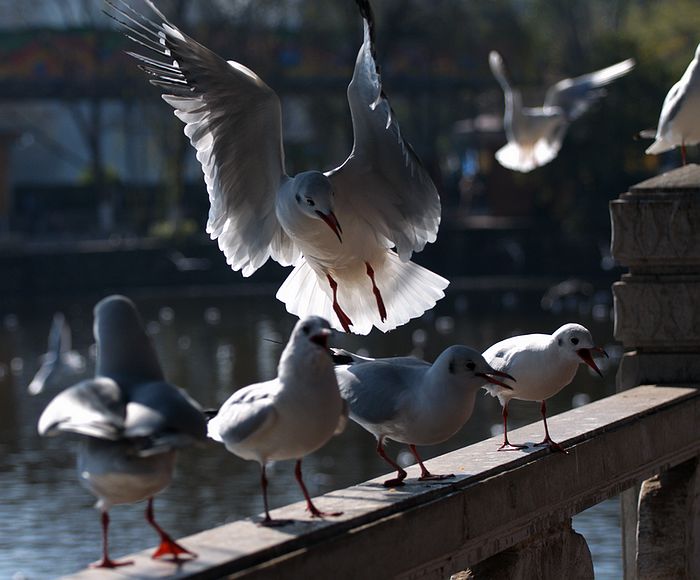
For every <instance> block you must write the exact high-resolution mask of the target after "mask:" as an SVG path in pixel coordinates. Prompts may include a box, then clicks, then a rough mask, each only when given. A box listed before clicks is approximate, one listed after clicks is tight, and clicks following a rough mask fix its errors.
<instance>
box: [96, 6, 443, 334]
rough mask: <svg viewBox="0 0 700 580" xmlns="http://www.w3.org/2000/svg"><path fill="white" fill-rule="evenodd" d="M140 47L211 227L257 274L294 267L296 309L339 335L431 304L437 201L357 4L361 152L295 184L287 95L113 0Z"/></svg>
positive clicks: (435, 293) (357, 142) (286, 288)
mask: <svg viewBox="0 0 700 580" xmlns="http://www.w3.org/2000/svg"><path fill="white" fill-rule="evenodd" d="M106 1H107V2H108V3H109V4H110V5H111V6H112V7H113V9H114V10H115V11H116V12H117V16H116V18H117V19H118V20H119V22H120V23H121V24H122V25H123V26H124V27H125V28H126V29H127V35H128V36H129V38H131V39H132V40H133V41H135V42H136V43H138V44H139V45H140V46H141V47H142V48H144V49H146V50H148V51H149V52H151V53H155V57H153V58H152V57H151V56H147V55H146V54H137V53H131V52H130V53H129V54H130V55H131V56H133V57H134V58H136V59H138V60H139V61H140V66H141V68H142V69H143V70H145V71H146V72H147V73H148V74H149V75H150V76H151V83H153V84H154V85H156V86H158V87H160V88H161V89H162V90H163V99H164V100H165V101H166V102H167V103H169V104H170V105H172V106H173V107H174V109H175V115H176V116H177V117H178V118H179V119H181V120H182V121H183V122H184V123H185V134H186V135H187V136H188V137H189V139H190V142H191V143H192V145H193V146H194V147H195V149H196V150H197V159H198V160H199V162H200V163H201V165H202V170H203V171H204V180H205V182H206V185H207V190H208V192H209V200H210V203H211V208H210V211H209V221H208V224H207V231H208V232H209V234H210V235H211V237H212V238H215V239H217V240H218V243H219V248H220V249H221V250H222V251H223V253H224V254H225V256H226V260H227V262H228V264H229V265H230V266H231V267H232V268H233V269H234V270H236V271H238V270H241V271H242V274H243V276H250V275H251V274H253V272H255V271H256V270H257V269H258V268H260V267H261V266H262V265H263V264H264V263H265V262H266V261H267V259H268V258H270V257H271V258H272V259H273V260H275V261H277V262H279V263H280V264H281V265H283V266H291V265H293V266H294V270H293V271H292V273H291V274H290V275H289V277H288V278H287V280H286V281H285V282H284V283H283V284H282V286H281V287H280V289H279V291H278V292H277V298H278V299H279V300H281V301H282V302H284V303H285V304H286V307H287V310H288V311H289V312H291V313H293V314H296V315H297V316H299V317H301V318H303V317H305V316H309V315H319V316H322V317H324V318H326V319H328V320H330V321H331V322H332V324H333V326H334V327H335V328H338V329H339V330H340V329H342V330H344V331H346V332H350V331H352V332H355V333H358V334H367V333H369V332H370V330H371V329H372V327H373V326H375V327H377V328H379V329H380V330H381V331H384V332H386V331H388V330H391V329H393V328H396V327H397V326H400V325H402V324H405V323H406V322H408V321H409V320H410V319H412V318H415V317H417V316H420V315H421V314H422V313H423V312H425V311H426V310H428V309H430V308H432V307H433V306H434V305H435V303H436V302H437V301H438V300H439V299H440V298H442V297H443V296H444V292H443V291H444V289H445V288H446V287H447V285H448V281H447V280H445V279H444V278H442V277H441V276H438V275H437V274H435V273H433V272H431V271H429V270H427V269H425V268H423V267H421V266H419V265H417V264H415V263H413V262H411V261H410V258H411V255H412V254H413V252H418V251H420V250H422V249H423V247H424V246H425V244H426V243H428V242H433V241H435V238H436V234H437V230H438V226H439V224H440V198H439V196H438V193H437V190H436V188H435V185H434V183H433V182H432V180H431V178H430V176H429V175H428V173H427V171H426V170H425V168H424V167H423V165H422V164H421V162H420V160H419V159H418V157H417V155H416V153H415V152H414V151H413V149H412V148H411V146H410V145H409V144H408V142H407V141H405V140H404V138H403V136H402V135H401V131H400V129H399V125H398V122H397V121H396V118H395V116H394V115H393V112H392V109H391V106H390V104H389V101H388V100H387V98H386V95H385V94H384V91H383V90H382V85H381V78H380V75H379V70H378V67H377V64H376V62H375V45H374V19H373V15H372V9H371V6H370V4H369V2H368V0H357V4H358V6H359V8H360V12H361V14H362V18H363V23H364V41H363V43H362V46H361V47H360V50H359V53H358V55H357V60H356V63H355V70H354V73H353V76H352V80H351V82H350V85H349V86H348V90H347V96H348V102H349V104H350V113H351V116H352V126H353V132H354V144H353V148H352V152H351V153H350V155H349V157H348V158H347V159H346V160H345V162H344V163H343V164H342V165H341V166H340V167H337V168H336V169H333V170H331V171H327V172H325V173H323V172H321V171H305V172H302V173H299V174H297V175H295V176H293V177H292V176H290V175H287V173H286V171H285V167H284V149H283V146H282V119H281V107H280V100H279V98H278V96H277V94H276V93H275V92H274V91H273V90H272V89H271V88H270V87H269V86H267V85H266V84H265V83H264V82H263V81H262V79H260V77H258V76H257V75H256V74H255V73H254V72H253V71H252V70H250V69H248V68H247V67H245V66H243V65H242V64H240V63H238V62H234V61H225V60H223V59H222V58H221V57H219V56H218V55H216V54H215V53H213V52H212V51H210V50H209V49H207V48H205V47H204V46H202V45H201V44H199V43H198V42H196V41H195V40H193V39H191V38H190V37H188V36H186V35H185V34H184V33H183V32H181V31H180V30H179V29H178V28H177V27H176V26H175V25H174V24H172V23H170V22H169V21H168V20H167V18H166V17H165V16H164V15H163V14H162V13H161V12H160V11H159V10H158V8H157V7H156V6H155V5H154V4H153V2H151V0H145V1H146V3H147V4H148V5H149V7H150V8H151V10H152V11H153V12H154V14H155V15H156V16H157V17H158V18H159V19H160V20H161V21H162V23H160V24H159V23H157V22H154V21H152V20H150V19H148V18H146V17H144V16H143V15H141V14H140V13H138V12H137V11H136V10H134V9H133V8H132V7H131V6H130V5H129V4H127V3H126V2H125V1H124V0H115V1H118V2H119V3H120V7H117V6H116V5H114V4H112V3H111V2H110V0H106Z"/></svg>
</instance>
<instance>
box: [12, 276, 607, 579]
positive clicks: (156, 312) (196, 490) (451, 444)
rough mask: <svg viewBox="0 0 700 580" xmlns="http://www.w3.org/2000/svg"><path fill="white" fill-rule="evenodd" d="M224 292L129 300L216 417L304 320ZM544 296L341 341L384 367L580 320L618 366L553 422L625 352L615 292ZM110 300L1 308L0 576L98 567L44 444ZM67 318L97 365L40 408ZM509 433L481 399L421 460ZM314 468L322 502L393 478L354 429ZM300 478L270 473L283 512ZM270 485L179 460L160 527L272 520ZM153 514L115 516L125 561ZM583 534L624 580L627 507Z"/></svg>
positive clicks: (560, 398) (267, 297) (603, 569)
mask: <svg viewBox="0 0 700 580" xmlns="http://www.w3.org/2000/svg"><path fill="white" fill-rule="evenodd" d="M225 293H226V291H222V290H218V291H216V292H213V291H202V292H195V291H191V292H188V293H187V295H184V294H180V295H178V296H174V295H173V296H164V295H159V296H154V295H147V294H144V293H140V294H131V295H130V296H131V297H132V298H133V299H134V301H135V302H136V304H137V306H138V307H139V309H140V311H141V313H142V316H143V317H144V320H146V321H147V322H148V330H149V332H150V333H151V335H152V337H153V339H154V341H155V344H156V346H157V349H158V352H159V354H160V356H161V361H162V364H163V367H164V369H165V372H166V375H167V377H168V378H169V380H171V381H172V382H174V383H176V384H178V385H180V386H182V387H185V388H187V389H188V391H189V392H190V394H191V395H192V396H194V397H195V398H196V399H197V400H198V401H200V403H201V404H202V405H203V406H205V407H213V406H216V405H217V404H218V403H220V402H222V401H223V400H224V399H225V398H226V397H227V396H228V395H229V394H230V393H231V392H232V391H233V390H235V389H236V388H239V387H242V386H244V385H247V384H249V383H252V382H256V381H259V380H264V379H268V378H271V377H273V376H274V375H275V371H276V365H277V359H278V357H279V354H280V352H281V349H282V346H281V345H279V344H276V343H275V342H271V341H283V342H284V341H286V339H287V337H288V334H289V331H290V330H291V328H292V326H293V325H294V322H295V319H294V318H293V317H292V316H290V315H288V314H287V313H286V311H285V310H284V306H283V305H282V304H280V303H279V302H277V301H276V300H274V299H273V298H272V297H271V296H272V294H274V293H273V292H268V289H266V288H261V289H260V295H236V294H233V293H230V294H229V295H228V296H227V295H226V294H225ZM540 295H541V294H539V293H536V292H529V293H527V292H518V291H512V290H510V291H502V290H499V291H493V292H478V293H477V292H459V291H453V292H452V293H451V294H450V295H448V297H447V298H446V299H444V300H442V301H441V302H440V303H438V305H437V307H436V308H435V309H434V310H433V312H431V313H428V314H426V315H425V316H423V317H422V318H421V319H418V320H415V321H412V322H411V323H410V324H408V325H406V326H403V327H401V328H399V329H397V330H396V331H394V332H391V333H389V334H386V335H385V334H381V333H379V332H377V331H375V332H373V333H372V335H371V336H369V337H355V336H346V335H339V336H338V337H337V338H336V339H335V341H334V342H335V344H336V345H337V346H342V347H345V348H348V349H350V350H355V351H357V350H358V349H363V348H364V349H366V351H367V352H368V353H370V354H372V355H375V356H392V355H403V354H409V353H413V354H417V355H419V356H424V357H425V358H426V359H428V360H433V359H434V358H435V357H436V356H437V355H438V354H439V353H440V352H441V351H442V350H443V349H444V348H445V347H447V346H449V345H451V344H455V343H462V344H467V345H470V346H474V347H476V348H479V349H480V350H485V349H486V348H487V347H488V346H490V345H491V344H493V343H494V342H496V341H498V340H501V339H503V338H505V337H508V336H511V335H513V334H520V333H527V332H552V331H554V330H555V329H556V328H557V327H558V326H560V325H561V324H563V323H564V322H573V321H576V322H580V323H582V324H584V325H586V326H587V327H588V328H589V329H590V330H591V331H592V332H593V336H594V338H595V339H596V341H597V342H598V343H599V344H601V345H602V346H604V347H605V348H606V350H608V352H609V353H611V355H613V356H612V357H611V360H610V361H606V362H607V366H606V367H605V368H604V374H605V380H600V379H599V378H598V377H596V376H595V375H594V374H593V373H592V372H589V371H588V370H587V369H586V368H584V367H581V368H580V369H579V371H578V373H577V375H576V378H575V380H574V383H573V384H572V385H570V386H569V387H567V388H566V389H564V390H563V391H562V392H561V393H559V394H558V395H557V396H556V397H554V398H553V399H552V400H551V402H550V403H549V404H548V406H549V409H550V414H556V413H559V412H562V411H565V410H567V409H569V408H571V406H572V405H574V404H581V403H585V402H586V401H587V400H595V399H599V398H601V397H604V396H607V395H609V394H612V393H613V392H614V374H615V370H616V367H617V362H618V359H619V355H620V351H619V348H617V347H616V346H615V345H614V344H612V322H611V318H610V307H609V305H610V296H609V292H608V291H607V290H606V289H603V290H601V291H600V292H599V293H597V294H596V295H595V296H594V297H593V299H589V298H585V297H576V296H572V297H568V298H566V299H564V300H562V301H560V302H558V303H556V304H555V305H554V308H553V309H552V310H549V311H543V310H542V309H541V308H540V307H539V298H540ZM99 298H101V296H94V297H89V298H87V297H86V298H82V299H80V300H69V299H52V300H50V299H44V300H32V301H31V302H26V303H21V304H20V306H19V307H17V308H15V309H13V310H11V311H9V310H4V309H3V307H2V306H1V305H0V578H14V579H16V580H19V579H21V578H32V579H35V578H53V577H56V576H58V575H61V574H65V573H68V572H72V571H75V570H77V569H80V568H82V567H85V566H86V565H87V564H88V563H89V562H91V561H94V560H96V559H97V558H98V557H99V554H100V526H99V517H98V512H97V511H96V510H95V509H94V508H93V504H94V502H95V500H94V498H93V497H92V496H91V495H90V494H89V493H88V492H87V491H85V490H84V489H83V488H82V487H81V486H80V485H79V484H78V482H77V477H76V473H75V466H74V460H73V456H72V454H71V451H70V444H69V443H68V442H67V441H66V440H65V439H64V438H60V437H59V438H48V439H42V438H39V437H38V435H37V434H36V422H37V419H38V417H39V415H40V413H41V411H42V409H43V408H44V407H45V406H46V404H47V403H48V401H49V400H50V399H51V398H52V397H53V396H54V395H55V394H56V392H58V390H60V388H63V387H65V386H68V385H70V384H73V383H75V382H77V381H78V380H79V379H81V378H83V377H85V376H90V375H91V374H92V368H93V365H94V360H93V355H94V349H93V348H91V345H92V342H93V340H92V307H93V306H94V304H95V302H96V301H97V300H98V299H99ZM57 310H61V311H62V312H64V313H65V315H66V316H67V318H68V321H69V322H70V324H71V326H72V329H73V347H74V348H75V349H76V350H77V351H79V352H80V354H82V355H83V356H84V357H85V360H86V368H85V371H84V373H82V374H81V375H74V376H68V377H65V378H64V380H63V381H62V384H59V385H54V386H53V387H52V388H49V389H48V390H47V392H44V393H42V394H41V395H39V396H37V397H30V396H29V395H27V394H26V386H27V384H28V383H29V381H30V380H31V378H32V376H33V374H34V373H35V372H36V370H37V368H38V364H39V363H38V357H39V356H40V355H41V354H42V353H43V352H44V351H45V350H46V339H47V334H48V329H49V326H50V322H51V317H52V315H53V313H54V312H55V311H57ZM265 339H269V340H265ZM589 398H590V399H589ZM510 409H511V414H510V419H512V422H511V424H512V426H513V427H517V426H520V425H522V424H525V423H529V422H532V421H536V420H538V419H539V406H538V405H537V404H536V403H527V402H520V401H513V403H512V404H511V407H510ZM500 424H501V416H500V407H499V405H498V402H497V401H496V400H495V399H492V398H491V397H488V396H484V397H478V400H477V406H476V409H475V412H474V415H473V416H472V418H471V420H470V421H469V422H468V423H467V425H466V426H465V427H464V428H463V429H462V431H461V432H460V433H458V434H457V435H456V436H455V437H453V438H452V439H451V440H450V441H448V442H447V443H445V444H442V445H440V446H435V447H430V448H423V449H422V450H421V451H422V453H423V456H424V457H425V458H429V457H433V456H435V455H439V454H442V453H446V452H448V451H451V450H453V449H456V448H458V447H461V446H464V445H466V444H469V443H472V442H475V441H478V440H481V439H484V438H486V437H490V436H492V435H493V434H495V433H498V432H499V431H500ZM553 437H554V438H555V439H556V433H553ZM389 451H390V453H392V454H397V453H401V452H402V451H403V449H402V448H401V446H399V445H396V444H391V445H390V447H389ZM401 457H403V455H401ZM304 471H305V474H306V481H307V484H308V486H309V489H310V492H311V493H312V495H316V494H321V493H325V492H327V491H330V490H332V489H336V488H341V487H346V486H349V485H352V484H354V483H358V482H361V481H364V480H366V479H369V478H372V477H376V476H379V475H382V474H384V473H387V472H388V471H389V470H388V469H387V466H386V465H385V464H384V463H383V462H382V461H381V460H380V459H379V458H378V457H377V456H376V454H375V452H374V440H373V438H372V436H371V435H369V434H368V433H366V432H365V431H363V430H362V429H361V428H359V427H358V426H356V425H354V424H351V425H350V426H349V428H348V429H347V430H346V432H345V433H343V434H342V435H341V436H339V437H336V438H335V439H333V440H332V441H331V442H330V443H329V444H327V445H326V446H325V447H324V448H322V449H321V450H319V451H318V452H316V453H315V454H313V455H312V456H310V457H308V458H307V459H306V460H305V461H304ZM292 472H293V464H292V463H291V462H282V463H278V464H276V465H274V466H273V467H272V468H271V469H270V474H271V476H272V479H271V484H270V490H269V492H270V496H269V497H270V503H271V506H272V507H276V506H280V505H284V504H286V503H290V502H294V501H298V500H300V499H301V496H300V492H299V490H298V488H297V486H296V483H295V481H294V477H293V473H292ZM258 482H259V468H258V465H257V464H256V463H253V462H246V461H243V460H241V459H238V458H237V457H235V456H233V455H231V454H230V453H228V452H226V450H225V449H224V447H223V446H221V445H219V444H215V443H213V442H212V443H210V444H208V445H205V446H203V447H201V448H191V449H187V450H185V451H184V452H182V453H181V454H180V459H179V462H178V469H177V473H176V476H175V480H174V483H173V484H172V486H171V487H170V488H168V489H167V490H166V491H165V492H163V493H162V494H161V495H159V496H158V498H157V500H156V503H155V506H156V516H157V518H158V519H159V521H160V523H161V525H162V526H163V527H164V528H165V529H166V530H168V531H170V532H171V533H172V534H173V535H174V536H176V537H179V536H185V535H188V534H192V533H194V532H197V531H200V530H203V529H206V528H210V527H213V526H217V525H220V524H224V523H226V522H230V521H232V520H236V519H239V518H242V517H246V516H250V515H253V514H257V513H259V512H260V511H261V510H262V500H261V496H260V489H259V484H258ZM143 508H144V506H143V505H134V506H117V507H115V508H114V509H113V510H112V511H111V512H110V515H111V517H112V525H111V528H110V543H111V550H112V554H113V556H115V557H116V556H120V555H123V554H126V553H130V552H134V551H138V550H141V549H144V548H146V547H149V546H153V545H154V544H155V543H156V537H155V534H154V532H153V531H152V529H151V528H150V527H149V526H148V525H147V524H146V522H145V521H144V519H143ZM574 527H575V528H576V530H577V531H579V532H581V533H583V534H584V535H585V536H586V538H587V540H588V543H589V545H590V547H591V551H592V552H593V557H594V561H595V566H596V577H597V578H610V579H612V578H619V577H621V561H620V550H619V546H620V540H619V518H618V504H617V502H616V501H615V500H611V501H608V502H604V503H603V504H600V505H598V506H596V507H594V508H592V509H591V510H588V511H587V512H584V513H583V514H581V515H579V516H577V517H576V518H575V520H574Z"/></svg>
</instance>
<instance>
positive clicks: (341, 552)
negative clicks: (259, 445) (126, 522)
mask: <svg viewBox="0 0 700 580" xmlns="http://www.w3.org/2000/svg"><path fill="white" fill-rule="evenodd" d="M699 200H700V168H698V167H697V166H688V167H685V168H683V169H680V170H677V171H675V172H672V173H670V174H667V175H664V176H660V177H658V178H655V179H653V180H650V181H647V182H644V183H642V184H639V185H638V186H636V187H634V188H632V189H631V191H630V192H629V193H626V194H623V195H622V196H621V197H620V199H618V200H615V201H613V202H612V203H611V215H612V222H613V255H614V256H615V258H616V259H617V260H618V261H619V262H621V263H622V264H623V265H625V266H627V267H629V269H630V272H629V274H626V275H625V276H624V277H623V280H622V281H621V282H619V283H617V284H616V285H615V286H614V294H615V309H616V319H615V332H616V336H617V338H618V339H619V340H620V341H622V343H623V344H624V345H625V347H626V348H628V349H634V350H630V351H629V352H627V353H626V354H625V355H624V358H623V361H622V363H621V365H620V370H619V374H618V386H619V389H620V392H619V393H618V394H616V395H613V396H611V397H608V398H606V399H602V400H600V401H596V402H594V403H591V404H589V405H586V406H584V407H580V408H577V409H574V410H572V411H569V412H566V413H563V414H561V415H557V416H555V417H552V418H551V419H550V421H549V425H550V429H551V430H552V432H553V433H556V436H557V439H558V440H559V441H561V443H562V444H563V445H564V446H565V447H566V448H567V451H568V453H567V454H562V453H551V452H550V451H549V450H547V449H539V448H538V449H534V448H533V449H529V450H528V451H527V452H524V453H499V452H498V451H497V447H498V444H499V442H500V440H499V439H497V438H492V439H488V440H486V441H481V442H479V443H477V444H475V445H470V446H468V447H465V448H463V449H460V450H458V451H455V452H453V453H449V454H447V455H443V456H441V457H438V458H435V459H433V460H432V461H430V462H428V465H429V466H430V469H431V470H435V472H443V473H448V472H452V473H455V475H456V477H455V478H454V479H448V480H445V481H442V482H425V483H422V482H419V481H417V480H416V479H415V478H416V477H417V475H418V472H417V470H416V469H415V467H412V468H409V469H408V472H409V479H408V480H407V485H406V486H405V487H403V488H398V489H393V490H388V489H386V488H384V487H383V486H382V485H381V482H382V480H383V478H378V479H375V480H371V481H368V482H365V483H362V484H359V485H355V486H352V487H349V488H345V489H340V490H336V491H333V492H331V493H329V494H326V495H325V496H323V497H321V498H319V499H318V501H317V505H318V506H319V507H320V509H323V510H326V511H342V512H344V513H343V515H342V516H341V517H339V518H329V519H326V520H319V521H312V520H310V519H309V518H308V516H307V515H306V514H305V513H304V503H303V502H300V503H296V504H292V505H288V506H285V507H283V508H280V509H279V510H275V511H274V512H273V513H274V516H275V517H279V518H290V519H294V520H297V523H295V524H293V525H290V526H287V527H283V528H275V529H270V528H261V527H258V526H257V525H256V524H255V523H254V521H253V520H242V521H237V522H233V523H230V524H227V525H225V526H221V527H218V528H214V529H211V530H207V531H204V532H201V533H199V534H196V535H193V536H190V537H188V538H185V539H183V540H182V541H183V543H184V544H185V545H186V546H187V547H188V548H190V549H192V550H194V551H195V552H197V553H198V554H199V558H197V559H196V560H194V561H192V562H189V563H187V564H185V565H184V566H180V567H174V566H173V565H172V564H167V563H164V562H154V561H152V560H151V559H150V557H149V554H150V552H151V551H150V550H149V551H144V552H141V553H139V554H135V555H134V556H133V559H134V560H135V565H134V566H130V567H124V568H119V569H117V570H115V571H113V572H109V573H107V574H106V573H105V572H104V571H100V572H99V573H98V572H94V571H87V570H86V571H83V572H80V573H77V574H75V575H73V576H70V578H74V579H85V580H87V579H91V578H97V577H98V576H99V577H100V578H102V577H115V578H117V577H127V578H149V579H150V578H163V577H172V578H188V579H208V578H232V579H238V578H245V579H270V580H272V579H273V578H274V579H279V578H284V579H286V580H287V579H304V580H308V579H311V578H314V579H326V578H333V579H336V580H341V579H345V578H347V579H350V578H368V579H369V578H381V579H390V578H400V579H404V580H409V579H411V580H413V579H415V580H418V579H421V580H423V579H425V580H428V579H435V580H438V579H442V580H444V579H446V578H448V577H449V576H450V575H455V578H456V579H460V580H466V579H472V580H478V579H489V580H500V579H502V580H506V579H507V580H520V579H522V580H529V579H531V578H538V579H545V580H549V579H552V580H554V579H556V580H559V579H563V578H566V579H571V580H577V579H581V580H583V579H586V580H588V579H591V578H593V566H592V562H591V556H590V552H589V550H588V546H587V545H586V542H585V539H584V538H583V537H582V536H580V535H579V534H577V533H576V532H574V530H573V529H572V527H571V517H572V516H573V515H575V514H576V513H578V512H580V511H582V510H584V509H586V508H588V507H590V506H592V505H594V504H596V503H599V502H600V501H602V500H604V499H606V498H609V497H613V496H616V495H620V494H621V495H622V506H623V556H624V561H625V578H626V579H627V580H630V579H635V578H640V579H651V578H654V579H657V578H669V579H671V578H673V579H674V580H676V579H688V580H690V579H692V578H700V477H698V469H697V464H698V455H700V391H698V390H697V389H696V388H695V387H696V386H697V385H698V384H700V219H699V216H700V203H699ZM640 385H641V386H640ZM512 435H513V438H514V439H517V440H518V441H536V440H538V439H539V438H540V437H541V425H539V423H537V424H533V425H528V426H526V427H523V428H521V429H517V430H515V431H513V434H512ZM640 490H641V491H640ZM637 506H638V509H637Z"/></svg>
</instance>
